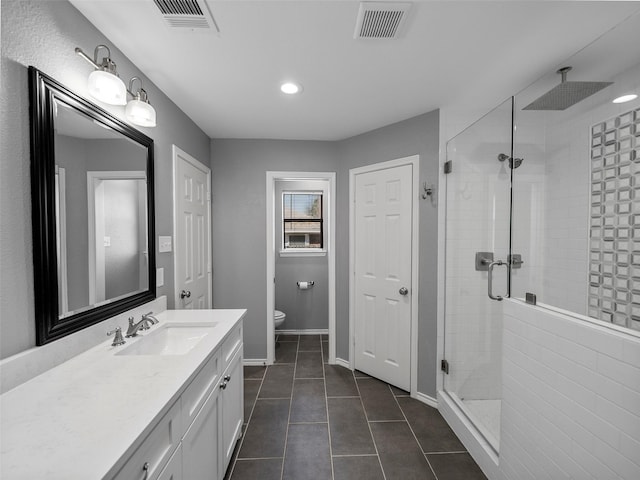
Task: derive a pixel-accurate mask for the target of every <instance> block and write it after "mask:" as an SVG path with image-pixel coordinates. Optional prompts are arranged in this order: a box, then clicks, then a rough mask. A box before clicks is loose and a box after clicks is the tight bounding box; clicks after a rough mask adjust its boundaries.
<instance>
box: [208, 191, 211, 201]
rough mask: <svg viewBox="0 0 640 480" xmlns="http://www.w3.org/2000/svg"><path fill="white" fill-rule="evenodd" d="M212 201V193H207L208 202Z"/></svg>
mask: <svg viewBox="0 0 640 480" xmlns="http://www.w3.org/2000/svg"><path fill="white" fill-rule="evenodd" d="M210 201H211V192H207V202H210Z"/></svg>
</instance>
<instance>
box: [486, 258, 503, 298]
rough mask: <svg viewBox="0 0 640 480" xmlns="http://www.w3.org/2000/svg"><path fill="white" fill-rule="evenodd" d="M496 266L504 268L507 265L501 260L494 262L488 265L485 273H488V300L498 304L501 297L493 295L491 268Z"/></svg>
mask: <svg viewBox="0 0 640 480" xmlns="http://www.w3.org/2000/svg"><path fill="white" fill-rule="evenodd" d="M496 265H504V266H506V265H507V264H506V263H505V262H503V261H502V260H496V261H495V262H491V263H490V264H489V269H488V270H487V273H488V279H487V290H488V294H489V298H490V299H491V300H496V301H498V302H501V301H502V298H503V297H501V296H500V295H494V294H493V267H495V266H496Z"/></svg>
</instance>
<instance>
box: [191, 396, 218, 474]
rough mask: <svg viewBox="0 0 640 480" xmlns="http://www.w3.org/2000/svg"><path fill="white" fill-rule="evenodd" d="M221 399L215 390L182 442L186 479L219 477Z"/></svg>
mask: <svg viewBox="0 0 640 480" xmlns="http://www.w3.org/2000/svg"><path fill="white" fill-rule="evenodd" d="M220 399H221V396H220V389H219V388H215V389H214V390H213V392H211V395H209V398H208V399H207V401H206V402H205V404H204V405H203V407H202V409H201V410H200V412H199V413H198V415H197V416H196V418H195V420H194V421H193V423H192V424H191V426H190V427H189V430H188V431H187V433H186V435H185V436H184V438H183V439H182V475H183V479H184V480H215V479H217V478H218V469H219V468H220V461H219V455H220V443H219V428H220V425H219V415H220V401H221V400H220Z"/></svg>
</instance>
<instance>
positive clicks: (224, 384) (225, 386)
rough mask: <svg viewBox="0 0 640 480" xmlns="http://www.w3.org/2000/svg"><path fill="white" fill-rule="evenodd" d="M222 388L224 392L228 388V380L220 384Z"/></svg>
mask: <svg viewBox="0 0 640 480" xmlns="http://www.w3.org/2000/svg"><path fill="white" fill-rule="evenodd" d="M220 388H221V389H222V390H224V389H225V388H227V380H225V381H224V382H222V383H221V384H220Z"/></svg>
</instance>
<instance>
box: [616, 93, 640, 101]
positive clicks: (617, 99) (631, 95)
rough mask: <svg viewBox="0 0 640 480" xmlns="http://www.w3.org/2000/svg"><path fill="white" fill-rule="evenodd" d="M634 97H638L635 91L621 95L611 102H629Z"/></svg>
mask: <svg viewBox="0 0 640 480" xmlns="http://www.w3.org/2000/svg"><path fill="white" fill-rule="evenodd" d="M636 98H638V95H636V94H635V93H631V94H629V95H622V96H621V97H618V98H616V99H615V100H614V101H613V103H625V102H630V101H631V100H635V99H636Z"/></svg>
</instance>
